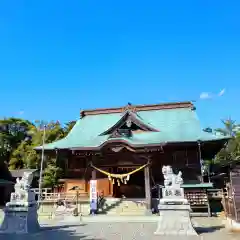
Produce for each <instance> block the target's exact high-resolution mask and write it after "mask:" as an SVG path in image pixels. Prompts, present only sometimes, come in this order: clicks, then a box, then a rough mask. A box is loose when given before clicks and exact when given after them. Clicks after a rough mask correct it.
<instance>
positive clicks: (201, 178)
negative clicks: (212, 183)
mask: <svg viewBox="0 0 240 240" xmlns="http://www.w3.org/2000/svg"><path fill="white" fill-rule="evenodd" d="M198 158H199V164H200V172H201V175H200V181H201V182H202V183H203V173H202V168H203V163H202V161H203V160H202V151H201V142H200V141H198Z"/></svg>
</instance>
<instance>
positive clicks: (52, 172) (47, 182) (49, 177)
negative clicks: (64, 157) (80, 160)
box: [43, 158, 62, 188]
mask: <svg viewBox="0 0 240 240" xmlns="http://www.w3.org/2000/svg"><path fill="white" fill-rule="evenodd" d="M61 175H62V169H61V168H60V167H57V163H56V158H51V159H49V160H48V165H47V167H46V168H45V169H44V175H43V187H47V188H53V187H56V186H58V184H59V182H58V180H59V178H60V177H61Z"/></svg>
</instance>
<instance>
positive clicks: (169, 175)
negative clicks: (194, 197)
mask: <svg viewBox="0 0 240 240" xmlns="http://www.w3.org/2000/svg"><path fill="white" fill-rule="evenodd" d="M163 176H164V179H165V180H164V185H165V188H163V189H162V195H163V198H161V199H160V202H159V205H158V209H159V212H160V216H159V220H158V227H157V230H156V232H155V234H156V235H164V236H178V235H179V236H197V235H198V234H197V232H196V231H195V229H194V228H193V225H192V223H191V218H190V212H191V208H190V204H189V203H188V201H187V199H185V198H184V190H183V188H181V187H180V186H181V184H182V183H183V180H182V178H181V172H179V174H178V175H175V174H174V173H173V172H172V168H171V167H170V166H164V167H163Z"/></svg>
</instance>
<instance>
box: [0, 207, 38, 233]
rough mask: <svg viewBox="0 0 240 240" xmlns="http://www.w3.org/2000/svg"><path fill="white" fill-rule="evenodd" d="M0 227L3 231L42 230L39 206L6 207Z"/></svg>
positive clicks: (32, 231) (27, 231)
mask: <svg viewBox="0 0 240 240" xmlns="http://www.w3.org/2000/svg"><path fill="white" fill-rule="evenodd" d="M4 212H5V216H4V219H3V223H2V225H1V227H0V232H2V233H15V234H21V233H35V232H38V231H40V225H39V223H38V215H37V206H32V207H21V208H20V207H16V208H6V209H5V210H4Z"/></svg>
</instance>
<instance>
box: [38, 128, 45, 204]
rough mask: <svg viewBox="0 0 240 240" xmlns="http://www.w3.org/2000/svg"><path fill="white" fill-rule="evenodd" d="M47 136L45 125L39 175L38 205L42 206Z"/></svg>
mask: <svg viewBox="0 0 240 240" xmlns="http://www.w3.org/2000/svg"><path fill="white" fill-rule="evenodd" d="M45 137H46V125H44V126H43V137H42V156H41V166H40V176H39V186H38V206H40V201H41V196H42V172H43V162H44V145H45Z"/></svg>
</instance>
